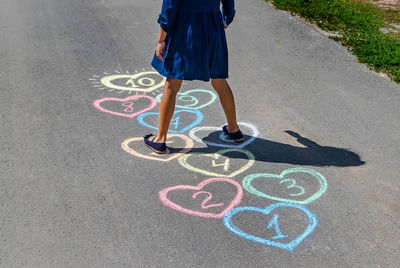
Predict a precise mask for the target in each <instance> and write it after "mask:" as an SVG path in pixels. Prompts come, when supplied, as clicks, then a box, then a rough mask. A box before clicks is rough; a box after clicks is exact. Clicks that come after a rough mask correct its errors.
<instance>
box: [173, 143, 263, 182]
mask: <svg viewBox="0 0 400 268" xmlns="http://www.w3.org/2000/svg"><path fill="white" fill-rule="evenodd" d="M227 152H240V153H243V154H245V155H246V156H247V157H248V162H247V164H246V165H244V166H243V167H241V168H240V169H239V170H237V171H234V172H232V173H231V174H219V173H214V172H210V171H207V170H204V169H200V168H196V167H194V166H192V165H190V164H189V163H188V162H187V159H188V158H189V157H190V156H192V155H199V156H202V155H204V156H207V155H208V156H210V155H220V156H223V155H224V154H226V153H227ZM217 159H218V158H217ZM178 162H179V164H180V165H181V166H183V167H184V168H186V169H188V170H191V171H193V172H197V173H200V174H204V175H207V176H216V177H228V178H233V177H235V176H236V175H238V174H240V173H242V172H244V171H246V170H248V169H249V168H250V167H252V166H253V165H254V163H255V157H254V155H253V154H252V153H251V152H250V151H247V150H244V149H237V148H236V149H224V150H219V151H217V152H215V153H213V154H207V153H190V154H185V155H182V156H181V157H179V158H178Z"/></svg>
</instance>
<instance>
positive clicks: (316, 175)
mask: <svg viewBox="0 0 400 268" xmlns="http://www.w3.org/2000/svg"><path fill="white" fill-rule="evenodd" d="M296 172H304V173H308V174H310V175H312V176H313V177H314V178H316V179H317V180H318V182H319V184H320V188H319V190H318V191H317V192H315V193H314V194H313V195H311V196H310V197H309V198H307V199H305V200H293V199H286V198H280V197H274V196H270V195H268V194H265V193H263V192H260V191H259V190H257V189H256V188H254V187H253V186H252V185H251V182H252V181H253V180H254V179H256V178H260V177H263V178H273V179H280V180H281V179H284V177H285V175H287V174H289V173H296ZM242 185H243V188H244V189H246V191H248V192H250V193H252V194H254V195H257V196H259V197H263V198H267V199H271V200H275V201H280V202H288V203H295V204H302V205H304V204H308V203H311V202H313V201H315V200H316V199H318V198H320V197H321V196H322V195H323V194H324V193H325V192H326V190H327V189H328V183H327V182H326V179H325V177H324V176H323V175H322V174H320V173H318V172H317V171H315V170H312V169H309V168H303V167H298V168H289V169H286V170H284V171H283V172H282V173H281V174H279V175H278V174H271V173H257V174H251V175H248V176H246V177H245V178H244V179H243V182H242Z"/></svg>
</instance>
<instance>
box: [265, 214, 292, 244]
mask: <svg viewBox="0 0 400 268" xmlns="http://www.w3.org/2000/svg"><path fill="white" fill-rule="evenodd" d="M278 218H279V215H278V214H275V215H274V217H273V218H272V220H271V221H270V222H269V224H268V226H267V228H268V229H272V228H274V229H275V232H276V236H274V237H272V239H282V238H286V237H288V236H287V235H283V234H282V232H281V229H279V223H278Z"/></svg>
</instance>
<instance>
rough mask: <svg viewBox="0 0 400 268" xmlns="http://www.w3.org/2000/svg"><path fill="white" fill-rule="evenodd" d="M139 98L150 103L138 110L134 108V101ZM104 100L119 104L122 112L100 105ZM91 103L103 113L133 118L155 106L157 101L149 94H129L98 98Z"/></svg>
mask: <svg viewBox="0 0 400 268" xmlns="http://www.w3.org/2000/svg"><path fill="white" fill-rule="evenodd" d="M140 99H147V100H149V101H150V104H149V105H148V106H147V107H146V108H144V109H141V110H138V109H136V108H135V103H136V102H137V101H138V100H140ZM105 102H117V103H120V104H121V108H120V109H121V110H123V111H124V112H123V113H122V112H116V111H112V110H108V109H105V108H103V107H102V106H101V105H102V104H103V103H105ZM93 105H94V107H95V108H96V109H98V110H100V111H102V112H105V113H109V114H113V115H118V116H123V117H128V118H134V117H135V116H137V115H139V114H142V113H144V112H147V111H149V110H151V109H153V108H154V107H156V106H157V101H156V99H155V98H153V97H150V96H146V95H134V96H129V97H127V98H124V99H121V98H103V99H99V100H95V101H94V102H93Z"/></svg>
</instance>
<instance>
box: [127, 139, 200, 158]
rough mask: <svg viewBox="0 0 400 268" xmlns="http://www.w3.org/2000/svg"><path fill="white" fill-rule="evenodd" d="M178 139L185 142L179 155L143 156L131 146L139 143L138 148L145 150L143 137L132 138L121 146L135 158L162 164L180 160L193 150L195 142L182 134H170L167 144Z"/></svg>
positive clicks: (150, 154) (154, 154) (151, 154)
mask: <svg viewBox="0 0 400 268" xmlns="http://www.w3.org/2000/svg"><path fill="white" fill-rule="evenodd" d="M177 139H181V140H183V141H184V142H185V146H184V148H183V149H182V150H180V151H179V152H177V153H171V154H165V155H164V154H163V155H160V154H156V153H153V152H152V153H149V154H142V153H139V152H138V151H136V150H135V149H133V148H132V147H131V144H135V142H137V143H136V144H137V146H138V147H139V148H143V137H136V138H130V139H126V140H125V141H123V142H122V144H121V146H122V149H124V150H125V151H126V152H127V153H129V154H131V155H133V156H135V157H140V158H144V159H149V160H156V161H161V162H168V161H171V160H172V159H175V158H178V157H180V156H182V155H183V154H185V153H187V152H189V151H190V150H191V149H192V148H193V145H194V144H193V141H192V140H191V139H190V138H189V137H187V136H185V135H182V134H168V142H167V144H168V145H169V144H171V143H174V142H175V141H176V140H177Z"/></svg>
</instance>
